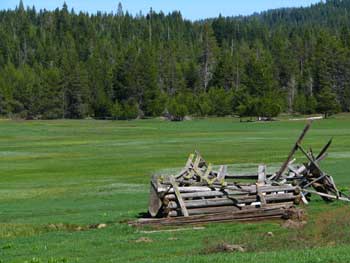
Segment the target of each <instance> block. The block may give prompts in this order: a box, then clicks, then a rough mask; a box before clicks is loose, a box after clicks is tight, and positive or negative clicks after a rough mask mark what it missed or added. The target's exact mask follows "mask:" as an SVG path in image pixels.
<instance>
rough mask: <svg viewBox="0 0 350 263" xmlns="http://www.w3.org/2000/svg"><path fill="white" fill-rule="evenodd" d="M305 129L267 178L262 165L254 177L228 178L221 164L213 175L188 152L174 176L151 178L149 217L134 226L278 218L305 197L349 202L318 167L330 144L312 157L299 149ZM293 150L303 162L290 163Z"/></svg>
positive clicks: (307, 127) (304, 200)
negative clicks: (282, 161)
mask: <svg viewBox="0 0 350 263" xmlns="http://www.w3.org/2000/svg"><path fill="white" fill-rule="evenodd" d="M310 126H311V122H310V123H308V124H307V125H306V127H305V128H304V130H303V132H302V134H301V135H300V137H299V138H298V140H297V142H296V143H295V145H293V148H292V150H291V152H290V154H289V155H288V158H287V160H286V161H285V162H284V163H283V165H282V166H281V168H280V169H279V171H277V172H276V173H273V174H268V173H267V169H266V166H265V165H260V166H259V167H258V171H257V173H255V174H245V175H238V174H236V175H235V174H230V173H228V169H227V166H226V165H223V166H220V168H219V169H218V170H217V171H216V170H214V169H213V166H212V165H211V164H208V163H207V162H206V161H205V160H204V159H203V157H202V156H201V155H200V154H199V153H198V152H196V153H195V154H191V155H190V157H189V158H188V161H187V163H186V165H185V167H184V169H183V170H182V171H181V172H180V173H179V174H177V175H159V176H153V177H152V180H151V191H150V200H149V214H150V216H151V217H152V219H149V218H148V219H140V220H138V221H137V223H136V224H138V225H143V224H147V225H152V224H155V225H181V224H197V223H206V222H224V221H233V220H235V221H248V220H249V221H251V220H262V219H267V218H281V217H283V216H285V215H287V214H289V212H290V210H291V209H292V208H294V207H295V205H298V204H300V203H301V202H302V203H304V204H307V203H308V202H309V201H310V196H311V194H316V195H319V196H321V197H322V198H323V199H324V200H326V201H331V200H337V199H338V200H343V201H350V199H349V197H348V196H347V195H346V194H345V193H343V192H341V191H339V190H338V188H337V186H336V185H335V183H334V180H333V177H332V176H330V175H328V174H327V173H326V172H324V171H323V170H322V169H321V167H320V165H319V163H320V162H321V161H322V160H323V159H325V157H326V156H327V150H328V148H329V147H330V145H331V143H332V140H330V141H329V142H328V143H327V144H326V145H325V146H324V147H323V149H322V150H321V152H320V153H319V154H318V155H317V156H315V155H314V154H313V151H312V149H310V150H309V151H306V150H305V149H304V148H303V147H302V145H301V142H302V140H303V138H304V137H305V135H306V133H307V132H308V130H309V129H310ZM298 150H300V151H301V152H302V153H303V154H304V155H305V157H306V159H307V162H306V163H304V164H299V165H295V164H294V163H295V159H293V157H294V155H295V153H296V152H297V151H298ZM244 180H248V181H252V180H253V181H254V182H247V181H246V182H243V181H244Z"/></svg>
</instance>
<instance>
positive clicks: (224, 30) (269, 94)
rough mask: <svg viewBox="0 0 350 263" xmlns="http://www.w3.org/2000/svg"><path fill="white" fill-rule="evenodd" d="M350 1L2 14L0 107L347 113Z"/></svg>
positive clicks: (47, 112)
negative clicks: (225, 10) (192, 17)
mask: <svg viewBox="0 0 350 263" xmlns="http://www.w3.org/2000/svg"><path fill="white" fill-rule="evenodd" d="M349 25H350V1H349V0H328V1H326V2H325V3H319V4H316V5H313V6H311V7H309V8H292V9H278V10H272V11H268V12H264V13H261V14H255V15H252V16H248V17H221V16H219V17H218V18H215V19H210V20H203V21H195V22H192V21H188V20H186V19H184V18H183V17H182V15H181V13H180V12H173V13H170V14H167V15H165V14H164V13H162V12H160V13H156V12H154V11H152V10H150V11H149V13H148V14H146V15H143V14H141V13H140V14H138V15H136V16H132V15H131V14H129V13H128V12H124V11H123V7H122V6H121V4H119V6H117V7H116V11H115V12H114V13H109V14H108V13H101V12H97V13H96V14H86V13H82V12H80V13H76V12H75V11H74V10H69V9H68V6H67V5H66V4H64V6H63V7H62V8H60V9H59V8H57V9H56V10H54V11H46V10H40V11H37V10H36V9H35V7H32V8H29V7H28V8H25V7H24V5H23V3H22V1H21V2H20V4H19V5H18V7H17V8H16V9H15V10H3V11H0V115H3V116H10V117H21V118H45V119H54V118H85V117H94V118H116V119H132V118H136V117H152V116H160V115H164V114H169V115H172V116H173V117H174V118H175V119H181V118H182V117H183V116H184V115H187V114H191V115H197V116H209V115H216V116H225V115H238V116H241V117H243V116H251V117H253V116H260V117H273V116H276V115H278V114H279V113H280V112H299V113H305V114H308V113H315V112H320V113H324V114H326V115H328V114H332V113H334V112H337V111H349V110H350V56H349V55H350V26H349Z"/></svg>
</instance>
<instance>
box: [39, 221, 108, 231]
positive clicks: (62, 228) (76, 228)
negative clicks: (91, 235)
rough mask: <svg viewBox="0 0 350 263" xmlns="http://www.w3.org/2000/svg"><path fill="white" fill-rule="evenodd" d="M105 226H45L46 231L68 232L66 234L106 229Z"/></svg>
mask: <svg viewBox="0 0 350 263" xmlns="http://www.w3.org/2000/svg"><path fill="white" fill-rule="evenodd" d="M106 227H107V224H92V225H83V226H82V225H75V224H64V223H59V224H49V225H47V226H45V228H46V230H48V231H68V232H79V231H87V230H91V229H103V228H106Z"/></svg>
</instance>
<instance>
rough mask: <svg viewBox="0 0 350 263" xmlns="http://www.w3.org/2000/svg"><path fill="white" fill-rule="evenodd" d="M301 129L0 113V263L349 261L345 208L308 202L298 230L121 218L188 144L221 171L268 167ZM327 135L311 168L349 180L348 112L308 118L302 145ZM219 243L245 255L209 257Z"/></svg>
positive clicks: (291, 124)
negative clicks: (150, 228) (13, 117)
mask: <svg viewBox="0 0 350 263" xmlns="http://www.w3.org/2000/svg"><path fill="white" fill-rule="evenodd" d="M304 125H305V121H288V120H287V119H282V120H280V121H276V122H266V123H240V122H239V120H237V119H232V118H213V119H199V120H193V121H186V122H176V123H175V122H167V121H162V120H136V121H94V120H82V121H72V120H62V121H25V122H24V121H23V122H22V121H8V120H0V262H1V263H5V262H6V263H7V262H11V263H12V262H50V263H54V262H82V263H86V262H246V263H249V262H257V263H259V262H350V206H349V204H344V203H337V202H335V203H332V204H325V203H324V202H323V201H321V200H320V199H319V198H315V199H314V201H313V202H312V203H311V204H310V205H309V206H308V207H307V211H308V225H307V226H306V227H305V228H304V229H299V230H290V229H284V228H282V227H281V226H280V224H281V222H280V221H271V222H269V221H267V222H260V223H244V224H241V223H230V224H212V225H207V226H205V229H202V230H191V231H183V232H160V233H152V234H149V233H143V232H142V231H143V230H144V229H136V228H132V227H129V226H128V225H127V224H125V223H123V222H125V221H126V220H129V219H135V218H137V216H138V214H139V213H142V212H146V211H147V203H148V190H149V179H150V177H151V175H152V174H155V173H171V172H175V171H177V170H180V169H181V168H182V167H183V165H184V164H185V162H186V160H187V157H188V154H189V153H191V152H193V151H194V150H199V151H200V152H201V153H202V155H203V157H204V158H205V159H206V160H207V161H208V162H212V163H213V164H215V165H219V164H230V171H236V172H241V171H246V170H247V171H248V170H250V171H251V170H255V169H257V166H258V164H260V163H266V164H269V165H270V166H271V167H272V168H275V169H277V167H278V166H279V165H280V164H281V162H282V161H283V160H284V159H285V158H286V156H287V154H288V152H289V151H290V149H291V147H292V144H293V142H294V141H295V140H296V138H297V136H298V135H299V134H300V132H301V130H302V129H303V127H304ZM330 137H334V142H333V145H332V147H331V149H330V154H329V156H328V158H327V159H326V160H325V161H324V162H323V163H322V167H324V169H325V170H326V171H328V172H329V173H330V174H332V175H333V176H334V178H335V180H336V182H337V184H338V185H339V186H340V187H341V188H349V187H350V173H349V171H350V115H346V114H343V115H338V116H336V117H334V118H332V119H329V120H321V121H316V122H314V124H313V127H312V129H311V130H310V132H309V134H308V135H307V137H306V139H305V141H304V144H303V145H304V146H308V147H309V146H312V148H313V150H314V152H317V151H318V150H319V149H321V147H322V146H323V145H324V144H325V143H326V142H327V141H328V140H329V138H330ZM299 157H300V159H299V160H300V161H301V160H303V159H302V156H301V155H299ZM100 223H104V224H107V228H103V229H87V226H89V225H92V224H100ZM78 230H81V231H78ZM267 232H272V233H273V236H272V237H271V236H269V235H267V234H266V233H267ZM140 238H147V239H148V240H149V241H150V242H137V241H138V240H139V239H140ZM222 242H227V243H230V244H240V245H242V246H244V247H245V248H246V252H245V253H218V251H216V250H215V247H216V246H217V245H218V244H220V243H222Z"/></svg>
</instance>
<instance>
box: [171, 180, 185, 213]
mask: <svg viewBox="0 0 350 263" xmlns="http://www.w3.org/2000/svg"><path fill="white" fill-rule="evenodd" d="M170 182H171V184H172V186H173V189H174V191H175V195H176V197H177V201H178V202H179V204H180V207H181V211H182V214H183V215H184V216H185V217H188V212H187V208H186V205H185V203H184V201H183V199H182V197H181V193H180V190H179V188H178V185H177V183H176V182H175V178H174V177H171V179H170Z"/></svg>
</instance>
